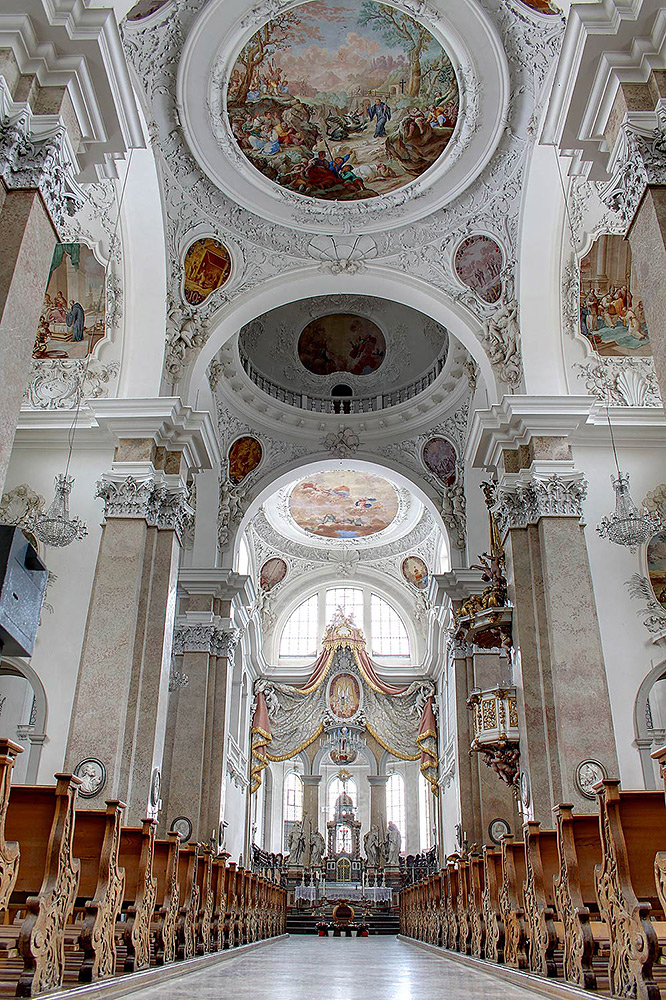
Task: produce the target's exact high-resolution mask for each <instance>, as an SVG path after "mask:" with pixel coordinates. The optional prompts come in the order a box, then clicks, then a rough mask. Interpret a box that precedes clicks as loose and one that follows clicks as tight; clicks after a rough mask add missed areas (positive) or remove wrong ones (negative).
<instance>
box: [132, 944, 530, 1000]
mask: <svg viewBox="0 0 666 1000" xmlns="http://www.w3.org/2000/svg"><path fill="white" fill-rule="evenodd" d="M500 991H501V994H502V997H503V1000H536V998H537V997H539V996H541V994H539V993H534V992H533V991H532V990H528V989H524V988H523V987H522V986H513V985H511V984H509V983H506V982H502V981H501V980H500V979H499V978H496V977H495V976H493V975H491V974H490V973H487V972H479V971H477V970H476V969H470V968H467V967H465V966H464V965H460V964H459V963H458V962H456V961H455V960H453V959H450V958H445V957H443V956H442V957H440V956H439V955H435V954H432V953H430V952H428V951H426V950H425V949H422V948H420V947H418V946H414V945H410V944H407V943H406V942H404V941H399V940H398V939H397V938H392V937H371V938H326V939H325V940H321V939H320V938H314V937H291V938H286V939H285V938H282V939H280V940H278V941H275V942H273V943H271V944H268V945H262V946H261V947H259V948H257V949H256V950H254V951H252V952H250V953H249V954H245V955H238V956H237V957H235V958H230V959H229V960H227V961H222V962H220V963H218V964H216V965H214V966H212V967H209V968H207V969H204V970H202V971H201V972H193V973H190V974H189V975H186V976H182V977H181V978H179V979H175V980H172V981H171V982H169V983H166V984H164V985H159V986H151V987H149V988H147V989H145V990H139V991H138V992H133V993H132V997H133V998H134V1000H190V997H192V996H196V997H197V998H198V1000H218V998H219V997H222V996H224V997H234V1000H273V998H274V997H280V998H282V997H288V998H289V1000H370V998H374V997H376V998H378V1000H416V998H417V997H424V996H427V997H429V1000H484V998H486V997H488V998H489V997H494V996H496V995H497V993H498V992H500Z"/></svg>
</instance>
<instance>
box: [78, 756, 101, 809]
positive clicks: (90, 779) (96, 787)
mask: <svg viewBox="0 0 666 1000" xmlns="http://www.w3.org/2000/svg"><path fill="white" fill-rule="evenodd" d="M74 774H75V775H76V777H77V778H81V784H80V785H79V795H80V796H81V797H82V798H84V799H92V798H93V797H94V796H95V795H99V793H100V792H101V791H102V789H103V788H104V786H105V785H106V768H105V767H104V764H102V762H101V760H98V759H97V757H86V758H85V759H84V760H80V761H79V763H78V764H77V765H76V767H75V768H74Z"/></svg>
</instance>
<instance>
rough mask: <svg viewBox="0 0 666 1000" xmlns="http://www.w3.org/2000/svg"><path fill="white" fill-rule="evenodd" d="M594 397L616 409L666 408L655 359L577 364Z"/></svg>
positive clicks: (626, 359)
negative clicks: (637, 407)
mask: <svg viewBox="0 0 666 1000" xmlns="http://www.w3.org/2000/svg"><path fill="white" fill-rule="evenodd" d="M574 367H575V368H578V370H579V372H580V374H579V375H578V378H580V379H582V380H583V381H584V383H585V388H586V389H587V391H588V392H589V393H590V395H591V396H596V397H597V399H600V400H602V401H603V402H604V403H610V404H612V405H614V406H662V400H661V393H660V391H659V383H658V381H657V373H656V372H655V369H654V361H653V359H652V358H649V357H645V358H606V357H603V358H602V357H596V358H594V359H593V360H591V361H589V362H587V363H586V364H577V365H575V366H574Z"/></svg>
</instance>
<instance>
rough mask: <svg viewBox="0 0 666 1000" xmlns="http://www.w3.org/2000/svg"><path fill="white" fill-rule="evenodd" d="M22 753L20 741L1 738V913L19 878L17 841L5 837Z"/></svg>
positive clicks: (5, 907) (19, 854) (7, 903)
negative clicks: (12, 781)
mask: <svg viewBox="0 0 666 1000" xmlns="http://www.w3.org/2000/svg"><path fill="white" fill-rule="evenodd" d="M20 753H23V747H20V746H19V745H18V743H12V741H11V740H8V739H0V913H4V911H5V910H6V909H7V907H8V905H9V897H10V896H11V894H12V892H13V891H14V886H15V885H16V880H17V878H18V872H19V864H20V858H21V851H20V846H19V844H18V843H17V841H15V840H6V838H5V824H6V822H7V810H8V808H9V793H10V790H11V780H12V770H13V767H14V763H15V761H16V758H17V757H18V755H19V754H20Z"/></svg>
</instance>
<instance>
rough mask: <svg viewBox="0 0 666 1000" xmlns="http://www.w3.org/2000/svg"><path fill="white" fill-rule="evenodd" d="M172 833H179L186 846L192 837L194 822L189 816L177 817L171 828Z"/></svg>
mask: <svg viewBox="0 0 666 1000" xmlns="http://www.w3.org/2000/svg"><path fill="white" fill-rule="evenodd" d="M169 830H170V831H171V832H172V833H177V834H178V836H179V837H180V840H181V841H182V843H183V844H186V843H187V842H188V840H189V839H190V837H191V836H192V820H191V819H188V818H187V816H176V818H175V820H174V821H173V823H172V824H171V826H170V827H169Z"/></svg>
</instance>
